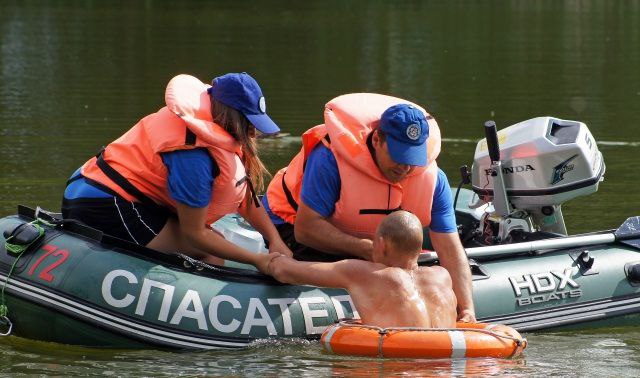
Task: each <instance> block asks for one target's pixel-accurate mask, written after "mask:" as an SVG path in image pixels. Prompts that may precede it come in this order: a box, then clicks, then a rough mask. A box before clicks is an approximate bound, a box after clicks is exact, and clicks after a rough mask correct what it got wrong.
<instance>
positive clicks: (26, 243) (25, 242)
mask: <svg viewBox="0 0 640 378" xmlns="http://www.w3.org/2000/svg"><path fill="white" fill-rule="evenodd" d="M39 222H42V223H45V224H48V222H45V221H42V220H40V219H38V218H36V220H34V221H32V222H29V223H23V224H21V225H19V226H17V227H16V228H14V229H13V230H12V231H11V233H9V234H8V235H7V234H6V233H5V235H4V236H5V238H6V239H5V242H4V248H5V250H6V251H7V253H8V254H10V255H12V256H14V257H15V259H14V260H13V264H11V268H10V269H9V272H8V273H7V278H6V279H5V281H4V283H3V284H2V290H1V291H0V328H1V327H6V328H7V329H6V331H4V332H3V331H2V330H0V336H8V335H10V334H11V329H12V328H13V324H12V323H11V320H10V319H9V318H8V316H7V315H8V313H9V308H8V307H7V305H6V301H5V297H4V291H5V289H6V287H7V285H8V284H9V278H10V277H11V274H13V271H14V269H15V267H16V265H17V264H18V261H20V257H22V255H23V253H24V252H25V251H26V250H27V249H29V247H31V245H33V244H34V243H35V242H37V241H38V240H40V239H41V238H42V237H43V236H44V228H42V226H40V225H39V224H38V223H39ZM29 226H31V228H30V229H29V230H28V231H27V230H26V228H28V227H29ZM22 233H24V234H26V236H24V235H23V234H22ZM25 238H26V239H25ZM14 240H15V241H14Z"/></svg>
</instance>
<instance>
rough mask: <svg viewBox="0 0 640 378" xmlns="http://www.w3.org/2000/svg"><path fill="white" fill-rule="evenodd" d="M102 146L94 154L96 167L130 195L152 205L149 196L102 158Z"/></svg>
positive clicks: (155, 204) (152, 202) (153, 203)
mask: <svg viewBox="0 0 640 378" xmlns="http://www.w3.org/2000/svg"><path fill="white" fill-rule="evenodd" d="M103 155H104V148H103V149H101V150H100V152H98V154H97V155H96V159H97V160H96V164H97V165H98V168H100V170H101V171H102V172H103V173H104V174H105V175H106V176H107V177H108V178H109V179H110V180H111V181H113V182H114V183H116V184H117V185H118V186H119V187H121V188H122V189H123V190H124V191H125V192H127V193H129V194H130V195H131V196H133V197H134V198H136V199H137V200H139V201H140V202H142V203H144V204H146V205H154V206H157V205H158V204H157V203H155V201H153V200H152V199H151V198H149V197H148V196H147V195H146V194H144V193H142V192H141V191H140V190H139V189H138V188H136V187H135V186H134V185H133V184H132V183H131V182H129V180H127V179H126V178H125V177H124V176H122V175H121V174H120V173H118V171H116V170H115V169H114V168H113V167H112V166H110V165H109V163H107V162H106V161H105V160H104V157H103Z"/></svg>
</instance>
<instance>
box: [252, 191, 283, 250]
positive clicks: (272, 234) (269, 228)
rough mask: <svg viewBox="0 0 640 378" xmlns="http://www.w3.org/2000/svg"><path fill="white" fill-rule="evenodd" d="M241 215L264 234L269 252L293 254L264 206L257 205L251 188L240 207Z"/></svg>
mask: <svg viewBox="0 0 640 378" xmlns="http://www.w3.org/2000/svg"><path fill="white" fill-rule="evenodd" d="M239 213H240V215H242V216H243V217H244V219H246V220H247V221H248V222H249V223H250V224H251V225H252V226H253V228H255V229H256V230H257V231H258V232H259V233H260V234H262V236H263V237H264V238H265V239H267V240H268V241H269V253H273V252H279V253H281V254H283V255H286V256H291V255H292V253H291V250H290V249H289V247H287V245H286V244H285V243H284V242H283V241H282V238H280V234H279V233H278V230H276V228H275V226H274V225H273V223H272V222H271V220H270V219H269V216H268V215H267V212H266V211H265V210H264V206H260V207H256V204H255V201H254V200H253V195H252V194H251V191H250V190H247V194H246V196H245V199H244V203H243V205H242V206H241V207H240V209H239Z"/></svg>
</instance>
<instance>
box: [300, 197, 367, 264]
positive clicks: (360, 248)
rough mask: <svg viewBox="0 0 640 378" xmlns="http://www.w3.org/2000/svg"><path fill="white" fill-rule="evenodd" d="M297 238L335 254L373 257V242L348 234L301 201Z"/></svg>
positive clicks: (309, 245)
mask: <svg viewBox="0 0 640 378" xmlns="http://www.w3.org/2000/svg"><path fill="white" fill-rule="evenodd" d="M293 229H294V232H295V237H296V240H297V241H298V242H299V243H302V244H304V245H306V246H308V247H311V248H314V249H317V250H319V251H323V252H326V253H330V254H334V255H345V256H353V257H359V258H362V259H365V260H369V259H370V258H371V252H372V251H373V242H372V241H371V240H370V239H361V238H357V237H354V236H351V235H349V234H346V233H344V232H342V231H340V230H339V229H337V228H336V227H335V226H334V225H332V224H331V223H330V222H329V221H328V220H327V218H325V217H323V216H322V215H320V214H318V213H317V212H315V211H314V210H313V209H311V208H310V207H308V206H307V205H305V204H304V202H300V205H299V206H298V214H297V216H296V223H295V225H294V228H293Z"/></svg>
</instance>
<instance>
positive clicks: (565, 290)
mask: <svg viewBox="0 0 640 378" xmlns="http://www.w3.org/2000/svg"><path fill="white" fill-rule="evenodd" d="M573 272H574V271H573V268H567V269H565V270H564V272H558V271H549V272H543V273H534V274H525V275H521V276H511V277H509V282H510V283H511V287H513V292H514V294H515V296H516V302H517V303H518V306H528V305H531V304H535V303H545V302H550V301H557V300H562V299H567V298H578V297H580V296H582V289H580V285H579V284H578V283H577V282H576V281H574V280H573V279H572V278H571V276H572V274H573ZM525 290H526V291H527V292H528V295H526V294H525Z"/></svg>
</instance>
